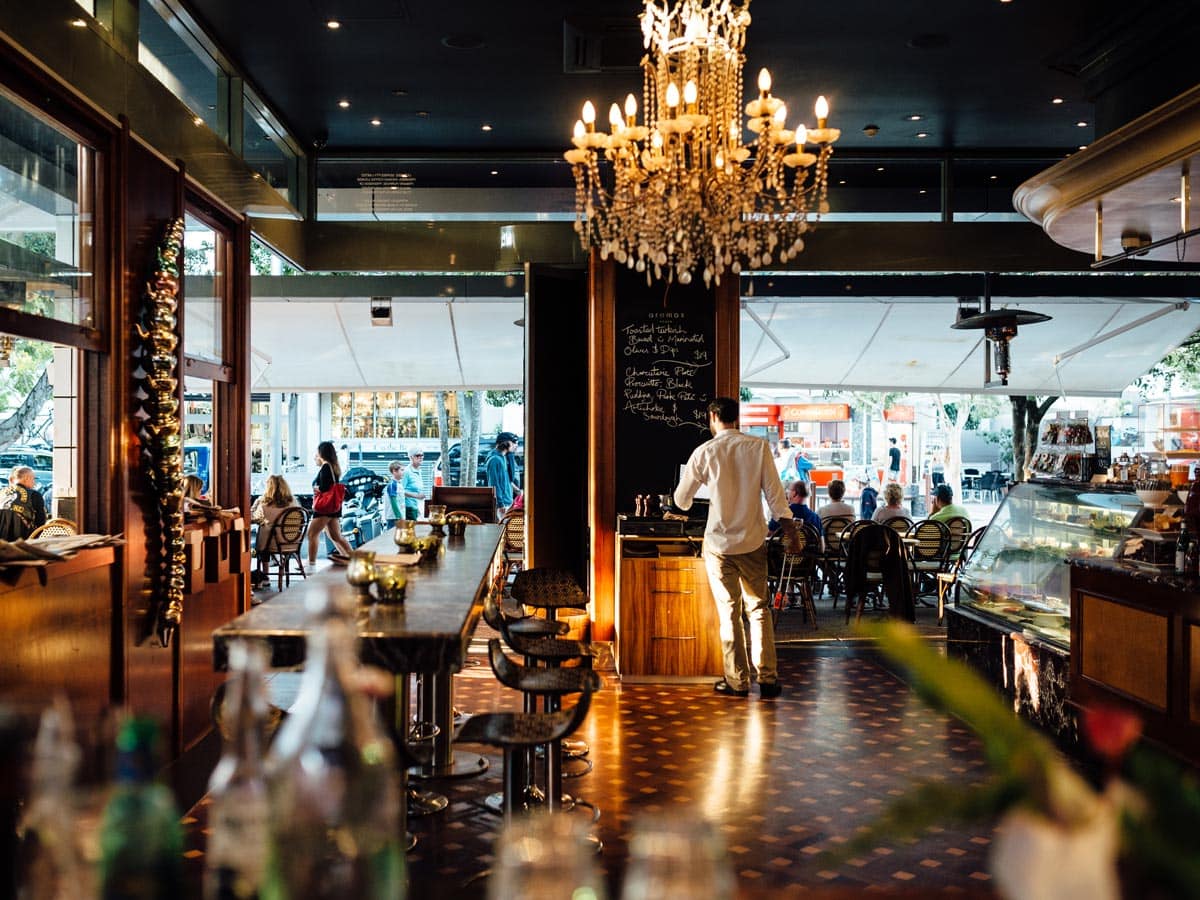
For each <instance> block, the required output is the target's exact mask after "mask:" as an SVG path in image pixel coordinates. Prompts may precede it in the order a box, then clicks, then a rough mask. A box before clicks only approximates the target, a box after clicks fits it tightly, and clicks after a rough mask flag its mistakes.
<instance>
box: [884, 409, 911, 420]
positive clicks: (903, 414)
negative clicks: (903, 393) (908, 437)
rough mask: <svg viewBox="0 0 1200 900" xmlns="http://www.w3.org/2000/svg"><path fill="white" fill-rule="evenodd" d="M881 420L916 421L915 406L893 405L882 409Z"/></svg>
mask: <svg viewBox="0 0 1200 900" xmlns="http://www.w3.org/2000/svg"><path fill="white" fill-rule="evenodd" d="M883 421H885V422H915V421H917V408H916V407H915V406H893V407H891V408H889V409H885V410H884V411H883Z"/></svg>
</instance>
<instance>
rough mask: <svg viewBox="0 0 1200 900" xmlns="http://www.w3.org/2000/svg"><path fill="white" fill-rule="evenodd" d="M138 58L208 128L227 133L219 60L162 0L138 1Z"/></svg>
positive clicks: (219, 132)
mask: <svg viewBox="0 0 1200 900" xmlns="http://www.w3.org/2000/svg"><path fill="white" fill-rule="evenodd" d="M138 62H139V63H141V64H142V66H143V67H144V68H145V69H146V70H147V71H149V72H150V74H151V75H153V76H154V77H155V78H157V79H158V80H159V81H160V82H162V84H163V85H164V86H165V87H166V88H167V90H169V91H170V92H171V93H172V94H174V95H175V96H176V97H178V98H179V99H180V100H182V101H183V103H184V105H185V106H187V108H188V109H190V110H191V111H192V112H193V113H195V114H196V115H197V116H199V117H200V118H201V119H203V120H204V122H205V123H206V124H207V125H208V127H209V128H211V129H212V130H213V131H215V132H217V133H218V134H223V133H224V129H222V128H221V127H220V119H219V116H218V112H219V111H218V109H217V106H218V104H217V96H218V87H219V78H218V76H219V74H220V69H219V67H218V66H217V63H216V60H214V59H213V58H212V56H211V55H210V54H209V53H208V51H207V50H205V49H204V47H203V46H202V45H201V43H200V41H199V40H197V38H196V36H195V35H193V34H192V33H191V32H189V31H188V29H187V28H186V27H184V25H183V23H182V22H180V21H179V19H178V17H176V16H175V15H173V14H172V13H171V11H170V10H169V9H168V8H167V7H166V6H165V5H164V4H163V3H162V2H161V0H139V2H138Z"/></svg>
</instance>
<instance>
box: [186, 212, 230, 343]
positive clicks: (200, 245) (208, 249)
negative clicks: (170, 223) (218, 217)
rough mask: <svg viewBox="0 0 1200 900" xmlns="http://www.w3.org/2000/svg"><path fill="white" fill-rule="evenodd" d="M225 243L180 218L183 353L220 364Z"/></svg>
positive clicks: (226, 257)
mask: <svg viewBox="0 0 1200 900" xmlns="http://www.w3.org/2000/svg"><path fill="white" fill-rule="evenodd" d="M229 251H230V247H229V242H228V241H227V240H226V238H225V235H224V234H222V233H221V232H220V231H217V230H216V229H214V228H212V227H211V226H210V225H208V224H207V223H206V222H204V221H203V220H202V219H198V218H196V217H195V216H193V215H190V214H189V215H188V216H186V217H185V218H184V233H183V268H184V279H183V286H184V287H183V295H184V302H183V341H184V344H183V352H184V354H185V355H186V356H191V357H194V358H196V359H205V360H209V361H211V362H222V353H223V351H224V340H223V334H222V330H223V329H222V325H223V322H224V318H223V315H224V309H225V294H226V292H227V290H228V281H227V279H228V275H229Z"/></svg>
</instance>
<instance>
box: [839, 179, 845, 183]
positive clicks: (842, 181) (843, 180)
mask: <svg viewBox="0 0 1200 900" xmlns="http://www.w3.org/2000/svg"><path fill="white" fill-rule="evenodd" d="M845 183H846V179H845V178H843V179H842V180H841V181H839V182H838V184H845Z"/></svg>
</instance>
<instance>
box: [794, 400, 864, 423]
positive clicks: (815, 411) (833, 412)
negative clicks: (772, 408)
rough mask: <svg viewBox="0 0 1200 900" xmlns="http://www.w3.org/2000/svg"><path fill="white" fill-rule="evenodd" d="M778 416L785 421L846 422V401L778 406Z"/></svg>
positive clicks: (848, 409)
mask: <svg viewBox="0 0 1200 900" xmlns="http://www.w3.org/2000/svg"><path fill="white" fill-rule="evenodd" d="M779 418H781V419H783V421H785V422H848V421H850V405H849V404H848V403H795V404H786V405H784V406H781V407H780V408H779Z"/></svg>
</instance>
